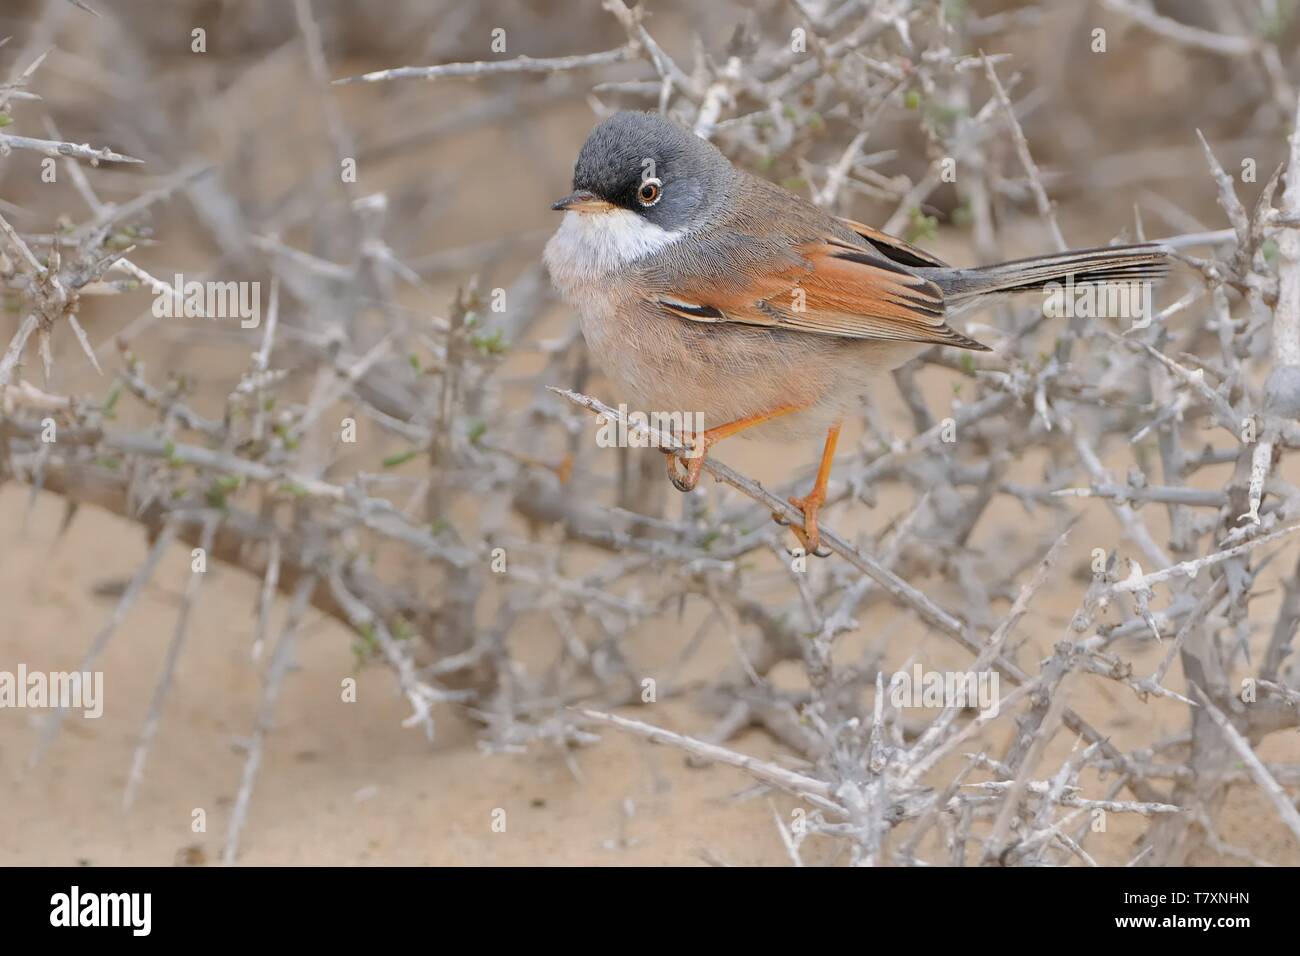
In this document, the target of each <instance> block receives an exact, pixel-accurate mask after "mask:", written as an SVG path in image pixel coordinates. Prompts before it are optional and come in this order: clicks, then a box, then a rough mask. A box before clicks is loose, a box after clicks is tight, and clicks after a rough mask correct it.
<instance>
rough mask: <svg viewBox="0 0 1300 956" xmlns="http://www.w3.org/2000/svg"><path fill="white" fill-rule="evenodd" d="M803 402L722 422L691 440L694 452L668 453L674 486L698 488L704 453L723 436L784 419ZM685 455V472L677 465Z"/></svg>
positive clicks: (692, 489) (670, 476)
mask: <svg viewBox="0 0 1300 956" xmlns="http://www.w3.org/2000/svg"><path fill="white" fill-rule="evenodd" d="M803 407H804V406H802V405H778V406H777V407H776V408H774V409H772V410H771V411H769V412H759V413H758V414H757V415H750V416H749V417H748V418H738V419H736V421H734V422H727V424H725V425H719V426H718V427H717V428H708V429H705V430H704V431H702V432H700V433H699V434H697V435H695V436H694V437H693V438H691V439H689V441H690V446H691V453H690V454H689V455H685V456H683V453H682V452H680V451H669V452H668V477H669V479H670V480H671V481H672V483H673V487H674V488H676V489H677V490H678V491H694V490H695V486H696V485H697V484H699V481H700V471H701V469H703V468H704V456H705V455H707V454H708V453H709V449H710V448H712V447H713V446H714V445H716V444H717V443H718V442H720V441H722V439H724V438H726V437H728V436H729V435H734V434H736V433H737V432H743V431H744V430H745V429H746V428H753V427H754V426H755V425H761V424H763V422H770V421H771V420H772V419H774V418H780V417H781V416H782V415H788V414H790V412H797V411H799V409H801V408H803ZM682 457H685V462H684V463H685V466H686V470H685V471H684V472H683V471H682V470H681V469H680V468H678V467H677V462H678V460H679V458H682Z"/></svg>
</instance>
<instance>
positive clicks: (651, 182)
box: [636, 176, 664, 206]
mask: <svg viewBox="0 0 1300 956" xmlns="http://www.w3.org/2000/svg"><path fill="white" fill-rule="evenodd" d="M663 186H664V184H663V183H662V182H660V181H659V180H658V179H655V178H654V177H653V176H651V177H650V178H649V179H643V180H641V188H640V189H638V190H637V191H636V201H637V202H639V203H640V204H641V205H643V206H653V205H654V204H655V203H657V202H658V201H659V197H660V196H662V195H663Z"/></svg>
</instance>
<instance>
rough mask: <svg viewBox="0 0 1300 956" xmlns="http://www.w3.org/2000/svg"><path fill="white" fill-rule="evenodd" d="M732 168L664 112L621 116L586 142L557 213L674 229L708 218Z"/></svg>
mask: <svg viewBox="0 0 1300 956" xmlns="http://www.w3.org/2000/svg"><path fill="white" fill-rule="evenodd" d="M732 174H733V172H732V167H731V164H730V163H729V162H728V161H727V159H726V157H725V156H723V155H722V154H721V153H720V152H718V150H717V149H716V148H715V147H714V146H713V145H712V144H711V143H709V142H707V141H706V140H703V139H701V138H700V137H698V136H696V135H695V134H694V133H692V132H691V131H690V130H689V129H687V128H686V127H684V126H682V125H680V124H679V123H675V122H673V121H672V120H670V119H668V118H667V117H665V116H661V115H659V114H658V113H633V112H623V113H615V114H614V115H613V116H611V117H610V118H609V119H607V120H605V121H604V122H602V123H601V124H600V125H599V126H597V127H596V128H595V129H594V130H592V131H591V135H590V136H588V137H587V142H585V143H584V144H583V146H582V151H581V152H579V153H578V162H577V163H576V164H575V165H574V167H573V190H574V191H573V193H572V194H571V195H569V196H566V197H565V198H564V199H561V200H560V201H559V202H557V203H555V204H554V205H553V206H552V207H551V208H552V209H557V210H568V209H571V210H574V211H576V212H584V213H593V214H598V213H602V212H609V211H612V210H616V209H622V210H627V211H629V212H632V213H635V214H636V215H637V216H640V217H641V218H642V219H644V220H645V221H647V222H650V223H653V224H654V225H656V226H658V227H659V228H661V229H664V230H667V231H669V232H675V231H681V230H685V229H688V228H690V227H692V226H697V225H699V224H701V223H702V222H704V221H706V220H707V219H708V217H709V215H710V213H711V212H713V211H714V209H715V208H716V206H717V204H718V203H719V202H721V200H722V198H723V197H724V196H725V195H726V192H727V180H728V177H729V176H730V175H732Z"/></svg>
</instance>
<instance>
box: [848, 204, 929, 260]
mask: <svg viewBox="0 0 1300 956" xmlns="http://www.w3.org/2000/svg"><path fill="white" fill-rule="evenodd" d="M837 218H838V219H839V223H840V225H842V226H844V227H845V228H846V229H851V230H853V231H854V232H856V233H857V234H858V235H859V236H861V237H862V238H863V239H865V240H867V242H869V243H870V244H871V245H872V247H873V248H874V249H875V250H876V251H877V252H879V253H880V254H881V255H882V256H884V257H885V258H886V259H888V260H890V261H891V262H897V263H898V264H899V265H903V266H922V267H924V266H931V267H937V268H940V269H947V268H948V263H946V262H944V261H943V260H942V259H940V258H938V257H937V256H932V255H930V253H928V252H926V251H925V250H924V249H918V248H917V247H916V246H914V245H912V244H911V243H910V242H904V241H903V240H902V239H899V238H898V237H897V236H891V235H889V233H887V232H881V231H880V230H879V229H873V228H872V227H871V226H868V225H866V224H864V223H860V222H858V221H857V220H854V219H845V218H844V217H843V216H839V217H837Z"/></svg>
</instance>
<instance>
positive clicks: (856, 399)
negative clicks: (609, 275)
mask: <svg viewBox="0 0 1300 956" xmlns="http://www.w3.org/2000/svg"><path fill="white" fill-rule="evenodd" d="M579 313H580V316H581V321H582V331H583V336H584V337H585V338H586V340H587V346H588V348H589V349H590V351H591V354H592V357H593V359H594V360H595V362H596V364H597V366H598V367H599V368H600V369H601V370H602V371H604V372H605V373H606V375H607V376H608V377H609V379H610V381H611V383H612V384H613V386H614V390H615V394H613V395H611V396H609V398H610V399H611V400H612V401H613V402H614V403H615V404H618V403H625V404H626V405H627V407H628V410H629V411H640V412H644V413H646V414H648V415H651V414H656V413H658V414H661V415H669V416H671V415H675V414H679V415H681V416H683V417H682V419H676V418H673V419H671V420H674V421H676V420H685V421H692V422H696V423H700V422H702V423H703V426H704V427H705V428H715V427H717V426H719V425H724V424H727V423H728V422H734V421H739V420H741V419H745V418H750V417H753V416H758V415H763V414H766V413H769V412H772V411H775V410H777V409H780V408H787V407H791V406H793V407H794V408H795V409H796V410H795V411H792V412H789V413H786V414H783V415H781V416H779V417H776V418H773V419H772V420H771V421H769V422H767V423H764V424H763V425H760V426H757V427H754V428H753V429H750V430H746V431H744V432H741V435H743V436H746V437H750V438H766V439H775V440H794V439H799V438H806V437H809V436H812V435H820V434H821V433H823V432H824V431H825V430H826V429H827V428H828V427H830V425H832V424H834V423H835V422H836V421H839V420H841V419H842V418H844V417H845V416H846V415H848V414H851V413H852V412H854V411H855V410H856V409H857V408H858V406H859V404H860V402H861V399H862V395H863V394H864V392H865V391H866V390H867V387H868V386H869V385H870V383H871V382H872V381H875V380H878V379H879V377H880V376H881V373H882V372H883V371H885V370H887V369H888V368H894V367H897V366H898V365H900V364H902V363H903V362H904V361H907V359H909V358H911V357H912V356H914V355H915V354H917V353H918V352H920V351H921V349H922V348H924V347H923V346H919V345H914V344H912V343H897V344H894V343H879V342H862V341H855V340H846V339H841V338H835V337H832V336H821V335H810V334H808V333H806V332H791V331H788V330H784V329H771V328H763V327H756V326H744V325H735V324H726V325H722V324H710V323H703V322H691V321H690V320H687V319H680V318H677V317H675V316H669V315H664V314H663V313H662V312H660V311H658V310H655V309H653V308H651V307H648V306H645V305H643V304H641V303H640V302H637V301H634V300H629V299H628V298H622V300H621V301H615V294H614V293H611V292H608V291H606V292H604V293H601V294H598V295H595V296H591V297H587V298H586V299H585V300H584V301H583V302H582V303H581V304H580V305H579Z"/></svg>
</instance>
